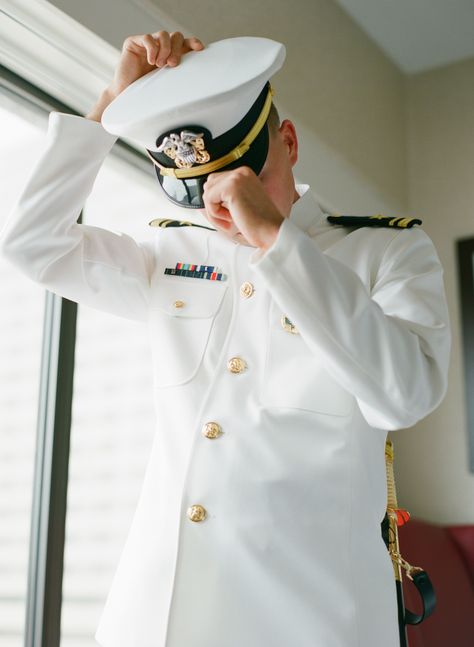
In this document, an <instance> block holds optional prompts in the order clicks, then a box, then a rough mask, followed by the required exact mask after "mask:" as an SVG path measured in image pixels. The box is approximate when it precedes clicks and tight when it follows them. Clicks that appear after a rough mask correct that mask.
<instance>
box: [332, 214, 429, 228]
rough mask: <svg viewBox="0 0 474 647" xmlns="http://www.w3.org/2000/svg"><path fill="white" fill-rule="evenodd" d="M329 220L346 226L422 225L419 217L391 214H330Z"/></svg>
mask: <svg viewBox="0 0 474 647" xmlns="http://www.w3.org/2000/svg"><path fill="white" fill-rule="evenodd" d="M327 221H328V222H329V223H331V224H332V225H342V226H345V227H394V228H397V229H407V228H408V229H411V228H412V227H413V226H414V225H421V224H422V221H421V220H420V219H419V218H399V217H397V218H392V217H391V216H382V215H381V214H377V215H375V216H343V215H330V216H327Z"/></svg>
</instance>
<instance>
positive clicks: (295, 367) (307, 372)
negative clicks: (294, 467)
mask: <svg viewBox="0 0 474 647" xmlns="http://www.w3.org/2000/svg"><path fill="white" fill-rule="evenodd" d="M284 316H285V315H284V313H283V312H282V311H281V310H280V309H279V307H278V305H277V304H276V303H275V302H273V303H272V305H271V308H270V327H269V334H268V343H267V352H266V358H265V367H264V376H263V378H264V379H263V385H262V392H261V399H262V404H263V405H264V406H267V407H284V408H292V409H303V410H306V411H313V412H316V413H322V414H327V415H332V416H348V415H350V413H351V412H352V410H353V407H354V398H353V396H352V395H351V394H350V393H348V391H346V390H345V389H343V388H342V387H341V386H339V384H338V383H337V382H336V381H335V380H333V378H332V377H331V376H330V375H329V374H328V373H327V371H326V370H325V368H324V365H323V363H322V362H321V361H320V360H319V358H318V357H317V356H316V355H315V354H314V352H312V351H311V350H310V349H309V347H308V346H307V344H306V343H305V341H304V339H303V338H302V336H301V334H299V333H298V332H296V333H293V332H290V330H291V324H292V322H291V321H289V320H288V319H287V320H286V321H285V322H284V323H285V327H284V326H283V325H282V322H281V319H282V317H284ZM296 330H297V329H296Z"/></svg>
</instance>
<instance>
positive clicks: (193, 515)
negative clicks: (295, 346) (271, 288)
mask: <svg viewBox="0 0 474 647" xmlns="http://www.w3.org/2000/svg"><path fill="white" fill-rule="evenodd" d="M253 293H254V287H253V285H252V284H251V283H250V282H249V281H245V283H242V285H241V286H240V295H241V296H242V297H244V298H245V299H248V298H249V297H251V296H252V294H253ZM174 305H175V307H176V308H180V307H183V305H184V304H182V303H181V302H175V304H174ZM246 368H247V363H246V361H245V360H243V359H242V358H241V357H231V358H230V359H229V361H228V362H227V370H228V371H230V373H242V372H243V371H245V369H246ZM201 433H202V434H203V436H205V437H206V438H209V439H211V440H213V439H215V438H219V436H221V435H222V434H223V431H222V427H221V426H220V424H219V423H217V422H206V423H205V424H204V425H203V427H202V432H201ZM187 514H188V518H189V519H190V520H191V521H195V522H198V521H204V519H205V518H206V514H207V512H206V508H205V507H204V506H202V505H200V504H194V505H192V506H190V507H189V508H188V511H187Z"/></svg>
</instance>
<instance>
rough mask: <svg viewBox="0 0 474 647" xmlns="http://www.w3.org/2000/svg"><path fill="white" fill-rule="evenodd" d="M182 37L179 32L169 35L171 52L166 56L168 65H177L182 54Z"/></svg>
mask: <svg viewBox="0 0 474 647" xmlns="http://www.w3.org/2000/svg"><path fill="white" fill-rule="evenodd" d="M183 43H184V36H183V34H182V33H181V32H180V31H174V32H173V33H172V34H171V51H170V55H169V56H168V65H171V66H174V65H178V64H179V62H180V60H181V55H182V53H183Z"/></svg>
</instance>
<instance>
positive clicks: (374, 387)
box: [250, 219, 451, 429]
mask: <svg viewBox="0 0 474 647" xmlns="http://www.w3.org/2000/svg"><path fill="white" fill-rule="evenodd" d="M368 254H370V250H368ZM250 265H251V267H252V268H253V269H254V270H255V271H256V272H257V273H258V274H259V275H260V276H261V277H262V279H263V280H264V281H265V283H266V285H267V287H268V290H269V291H270V293H271V294H272V296H273V298H274V299H275V301H276V302H277V303H278V305H279V307H281V308H282V311H283V312H285V314H286V315H287V316H288V317H289V318H290V320H291V321H292V322H293V323H294V324H295V326H296V327H297V329H298V331H299V332H300V334H301V336H302V337H303V339H304V340H305V341H306V343H307V344H308V346H309V348H310V350H311V351H312V352H313V353H314V354H315V355H316V356H317V357H318V358H320V359H321V360H322V361H323V362H324V365H325V368H326V370H327V371H328V373H329V374H330V375H331V376H332V377H333V378H334V379H335V380H337V381H338V382H339V384H340V385H341V386H342V387H343V388H345V389H346V390H347V391H349V392H350V393H352V394H353V395H354V396H355V397H356V399H357V401H358V404H359V407H360V410H361V412H362V414H363V416H364V417H365V419H366V420H367V422H368V423H369V424H370V425H372V426H373V427H377V428H381V429H398V428H405V427H409V426H411V425H413V424H415V423H416V422H417V421H418V420H420V419H421V418H423V417H424V416H426V415H427V414H428V413H429V412H430V411H432V410H433V409H435V408H436V407H437V406H438V404H439V403H440V402H441V400H442V398H443V397H444V395H445V392H446V388H447V372H448V363H449V352H450V344H451V335H450V326H449V316H448V309H447V305H446V297H445V292H444V285H443V270H442V266H441V264H440V261H439V259H438V256H437V254H436V251H435V248H434V246H433V244H432V242H431V240H430V238H429V237H428V236H427V235H426V234H425V233H424V232H423V231H422V230H420V229H416V230H415V229H411V230H406V231H405V230H401V231H398V232H396V234H395V235H394V237H393V238H392V240H391V241H390V243H389V244H388V245H387V247H386V249H385V252H384V254H383V257H382V261H381V262H380V265H379V267H378V272H377V275H376V278H375V282H374V283H373V286H372V288H371V290H370V292H369V289H368V288H367V287H366V286H365V285H364V283H363V282H362V281H361V279H360V278H359V276H358V275H357V274H356V273H355V272H354V271H353V270H352V269H351V268H350V267H348V265H346V264H345V263H343V262H341V261H339V260H337V259H335V258H332V257H330V256H329V255H327V254H325V253H323V252H322V251H321V250H320V249H319V248H318V247H317V245H316V243H315V242H314V241H313V240H312V239H311V238H310V237H309V236H308V235H307V234H305V233H304V232H303V231H302V230H301V229H299V228H298V227H297V226H296V225H295V224H294V223H292V222H291V220H289V219H285V220H284V222H283V223H282V225H281V227H280V230H279V233H278V236H277V238H276V240H275V241H274V243H273V245H272V246H271V247H270V248H269V249H267V251H266V252H265V253H262V251H261V250H256V251H255V252H254V253H253V254H252V256H251V258H250Z"/></svg>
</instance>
